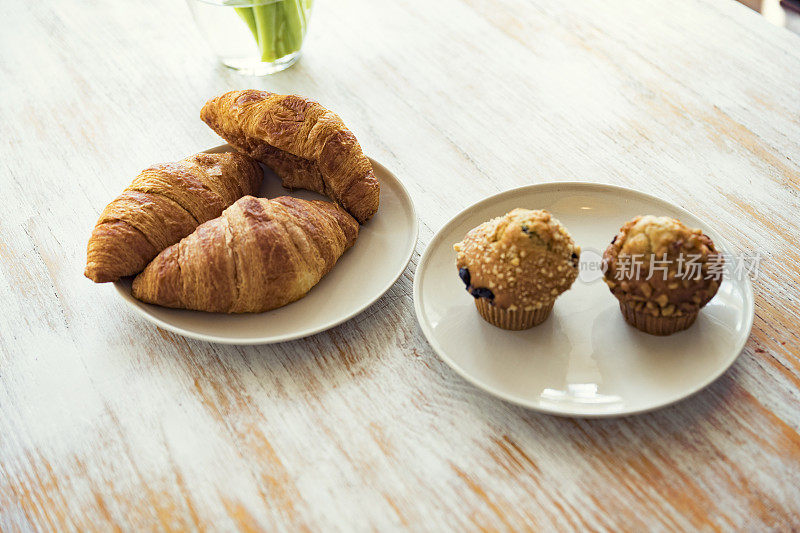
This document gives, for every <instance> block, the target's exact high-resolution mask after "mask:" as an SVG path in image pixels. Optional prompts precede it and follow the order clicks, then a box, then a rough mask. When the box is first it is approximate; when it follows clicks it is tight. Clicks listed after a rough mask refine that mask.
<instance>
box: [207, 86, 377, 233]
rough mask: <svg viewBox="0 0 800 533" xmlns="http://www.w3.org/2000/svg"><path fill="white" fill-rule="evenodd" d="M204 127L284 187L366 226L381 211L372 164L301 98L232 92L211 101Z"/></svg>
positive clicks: (323, 112) (330, 118) (329, 117)
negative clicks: (324, 200) (311, 195)
mask: <svg viewBox="0 0 800 533" xmlns="http://www.w3.org/2000/svg"><path fill="white" fill-rule="evenodd" d="M200 118H202V119H203V121H205V123H206V124H208V125H209V126H210V127H211V128H212V129H213V130H214V131H216V132H217V133H218V134H219V135H220V136H221V137H223V138H224V139H225V140H226V141H228V142H229V143H230V144H231V145H233V146H234V147H235V148H236V149H237V150H239V151H241V152H244V153H246V154H248V155H250V156H251V157H254V158H256V159H258V160H259V161H261V162H262V163H264V164H265V165H267V166H268V167H270V168H272V169H273V170H274V171H275V173H276V174H277V175H278V176H279V177H280V178H281V180H282V181H283V185H284V187H289V188H292V189H293V188H300V189H309V190H312V191H315V192H318V193H321V194H324V195H326V196H328V197H329V198H331V199H333V200H334V201H335V202H337V203H338V204H340V205H341V206H342V207H344V208H345V209H346V210H347V211H348V212H349V213H350V214H351V215H353V216H354V217H355V218H356V219H357V220H358V221H359V222H361V223H364V222H365V221H367V220H368V219H369V218H370V217H372V215H374V214H375V212H376V211H377V210H378V200H379V196H380V185H379V184H378V180H377V179H375V174H374V173H373V171H372V164H371V163H370V161H369V159H368V158H367V156H365V155H364V153H363V152H362V151H361V146H359V144H358V141H357V140H356V138H355V135H353V133H352V132H351V131H350V130H348V129H347V127H345V125H344V123H343V122H342V119H340V118H339V117H338V116H337V115H336V114H335V113H333V112H332V111H329V110H328V109H325V108H324V107H322V106H321V105H320V104H318V103H317V102H314V101H312V100H308V99H306V98H303V97H302V96H297V95H280V94H273V93H269V92H265V91H256V90H246V91H232V92H229V93H226V94H223V95H222V96H218V97H216V98H213V99H211V100H209V101H208V102H207V103H206V105H205V106H204V107H203V110H202V111H201V112H200Z"/></svg>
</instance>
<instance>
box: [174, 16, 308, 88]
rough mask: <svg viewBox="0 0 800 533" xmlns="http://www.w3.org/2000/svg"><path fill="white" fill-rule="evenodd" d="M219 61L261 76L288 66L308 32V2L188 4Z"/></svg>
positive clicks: (293, 60) (244, 71)
mask: <svg viewBox="0 0 800 533" xmlns="http://www.w3.org/2000/svg"><path fill="white" fill-rule="evenodd" d="M187 3H188V4H189V9H191V11H192V15H193V16H194V20H195V21H196V22H197V26H198V27H199V28H200V31H201V32H202V33H203V35H204V36H205V38H206V40H207V41H208V44H209V45H210V46H211V48H212V49H213V50H214V52H215V53H216V54H217V56H218V57H219V59H220V61H222V63H223V64H224V65H226V66H228V67H231V68H233V69H235V70H237V71H239V72H240V73H241V74H245V75H250V76H263V75H265V74H273V73H275V72H280V71H281V70H284V69H287V68H289V67H290V66H292V65H293V64H294V63H295V62H296V61H297V60H298V59H299V58H300V52H301V50H302V48H303V41H304V40H305V36H306V33H307V32H308V23H309V20H310V19H311V7H312V3H313V0H187Z"/></svg>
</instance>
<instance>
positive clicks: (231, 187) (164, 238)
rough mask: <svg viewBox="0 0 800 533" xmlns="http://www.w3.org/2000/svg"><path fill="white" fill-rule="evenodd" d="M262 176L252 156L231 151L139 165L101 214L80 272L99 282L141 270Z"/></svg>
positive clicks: (252, 190)
mask: <svg viewBox="0 0 800 533" xmlns="http://www.w3.org/2000/svg"><path fill="white" fill-rule="evenodd" d="M262 177H263V174H262V172H261V168H260V167H259V165H258V163H257V162H256V161H254V160H253V159H250V158H249V157H247V156H246V155H242V154H236V153H224V154H205V153H203V154H197V155H193V156H191V157H187V158H186V159H184V160H182V161H178V162H176V163H164V164H161V165H155V166H152V167H150V168H148V169H147V170H144V171H142V173H141V174H139V177H137V178H136V179H135V180H133V183H131V184H130V185H129V186H128V188H127V189H125V190H124V191H123V193H122V194H121V195H119V196H118V197H117V198H116V199H115V200H113V201H112V202H111V203H110V204H108V205H107V206H106V208H105V209H104V210H103V213H102V214H101V215H100V219H99V220H98V221H97V224H96V225H95V227H94V230H93V231H92V236H91V237H90V238H89V245H88V248H87V254H86V256H87V257H86V270H85V271H84V274H85V275H86V277H87V278H89V279H91V280H92V281H95V282H97V283H103V282H107V281H116V280H118V279H119V278H120V277H122V276H130V275H133V274H136V273H138V272H141V271H142V269H143V268H144V267H145V266H146V265H147V263H149V262H150V260H151V259H153V258H154V257H155V256H156V255H158V253H159V252H160V251H161V250H163V249H164V248H166V247H167V246H170V245H172V244H175V243H176V242H178V241H179V240H181V239H182V238H183V237H185V236H186V235H189V234H190V233H191V232H193V231H194V229H195V228H196V227H197V226H198V224H200V223H202V222H205V221H206V220H210V219H212V218H216V217H218V216H219V215H220V214H221V213H222V211H223V210H224V209H225V208H226V207H228V206H229V205H231V204H232V203H233V202H235V201H236V200H237V199H238V198H241V197H242V196H244V195H246V194H255V192H256V191H257V190H258V187H259V185H260V184H261V178H262Z"/></svg>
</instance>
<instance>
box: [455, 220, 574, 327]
mask: <svg viewBox="0 0 800 533" xmlns="http://www.w3.org/2000/svg"><path fill="white" fill-rule="evenodd" d="M453 248H454V249H455V251H456V252H458V258H457V260H456V267H457V268H458V275H459V276H460V277H461V280H462V281H463V282H464V284H465V285H466V286H467V291H468V292H469V293H470V294H471V295H472V296H473V297H474V298H475V305H476V307H477V308H478V312H479V313H480V315H481V316H482V317H483V318H484V319H485V320H486V321H487V322H489V323H491V324H494V325H495V326H498V327H501V328H503V329H511V330H520V329H528V328H530V327H533V326H535V325H537V324H540V323H542V322H544V320H545V319H546V318H547V317H548V316H549V315H550V311H551V310H552V309H553V304H554V303H555V301H556V297H558V295H559V294H561V293H562V292H564V291H566V290H567V289H569V288H570V286H572V282H574V281H575V278H577V277H578V259H579V256H580V253H581V251H580V247H578V246H577V245H576V244H575V242H574V241H573V240H572V237H571V236H570V234H569V232H568V231H567V230H566V228H564V226H562V225H561V223H560V222H559V221H558V220H556V219H555V218H553V216H552V215H551V214H550V213H548V212H547V211H532V210H530V209H514V210H513V211H511V212H509V213H507V214H505V215H503V216H502V217H498V218H495V219H492V220H490V221H488V222H484V223H483V224H481V225H480V226H478V227H476V228H474V229H472V230H470V232H469V233H467V235H466V237H464V240H463V241H461V242H459V243H457V244H455V245H454V246H453Z"/></svg>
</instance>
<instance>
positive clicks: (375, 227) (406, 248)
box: [114, 144, 418, 344]
mask: <svg viewBox="0 0 800 533" xmlns="http://www.w3.org/2000/svg"><path fill="white" fill-rule="evenodd" d="M230 150H231V148H230V146H229V145H227V144H226V145H223V146H218V147H216V148H213V149H211V150H206V151H207V152H214V153H216V152H227V151H230ZM372 167H373V169H374V171H375V176H376V177H377V178H378V181H380V184H381V197H380V208H379V209H378V212H377V214H375V216H374V217H372V218H371V219H370V220H369V221H368V222H367V223H366V224H364V225H363V226H361V229H360V231H359V235H358V239H357V240H356V243H355V245H353V247H352V248H350V250H348V251H347V252H345V254H344V255H343V256H342V257H341V258H340V259H339V261H338V262H337V263H336V265H335V266H334V267H333V269H331V271H330V272H329V273H328V274H327V275H326V276H325V277H324V278H322V280H321V281H320V282H319V283H318V284H317V285H316V286H315V287H314V288H313V289H311V291H310V292H309V293H308V294H307V295H306V296H305V297H304V298H301V299H300V300H298V301H296V302H294V303H291V304H289V305H286V306H284V307H281V308H279V309H274V310H272V311H267V312H265V313H258V314H240V315H227V314H222V313H203V312H200V311H186V310H180V309H168V308H166V307H159V306H157V305H149V304H145V303H142V302H140V301H138V300H136V299H135V298H133V296H131V281H132V280H131V279H123V280H120V281H118V282H116V283H115V284H114V285H115V287H116V289H117V291H118V292H119V294H120V295H121V296H122V298H123V299H124V300H125V301H126V302H127V303H128V304H129V305H130V306H131V307H132V308H133V309H134V310H135V311H136V312H137V313H139V314H140V315H142V316H143V317H145V318H146V319H147V320H149V321H151V322H153V323H154V324H156V325H157V326H159V327H162V328H164V329H167V330H169V331H173V332H175V333H179V334H181V335H185V336H187V337H192V338H195V339H200V340H204V341H209V342H220V343H225V344H268V343H273V342H283V341H288V340H292V339H298V338H301V337H306V336H308V335H313V334H314V333H318V332H320V331H324V330H326V329H329V328H332V327H334V326H336V325H338V324H341V323H342V322H344V321H346V320H349V319H350V318H352V317H354V316H356V315H357V314H358V313H360V312H361V311H363V310H364V309H366V308H367V307H369V306H370V305H372V304H373V303H374V302H375V301H376V300H377V299H378V298H380V297H381V296H382V295H383V293H385V292H386V291H387V290H388V289H389V287H391V286H392V284H394V282H395V281H397V279H398V278H399V277H400V275H401V274H402V273H403V270H405V268H406V265H407V264H408V261H409V260H410V259H411V254H412V253H413V252H414V247H415V246H416V244H417V230H418V226H417V216H416V214H415V213H414V205H413V204H412V203H411V198H410V197H409V195H408V192H407V191H406V190H405V188H404V187H403V185H402V183H400V181H399V180H398V179H397V178H396V177H395V176H394V175H393V174H392V173H391V172H389V170H387V169H386V167H384V166H383V165H381V164H380V163H378V162H377V161H374V160H372ZM283 195H290V196H295V197H298V198H303V199H306V200H325V199H326V198H325V197H324V196H322V195H319V194H316V193H313V192H310V191H304V190H295V191H291V192H290V191H288V190H286V189H284V188H283V187H282V186H281V182H280V179H279V178H278V177H277V176H275V175H274V174H273V173H272V172H271V171H269V170H267V169H265V170H264V182H263V183H262V185H261V190H260V191H259V196H262V197H265V198H274V197H276V196H283Z"/></svg>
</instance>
